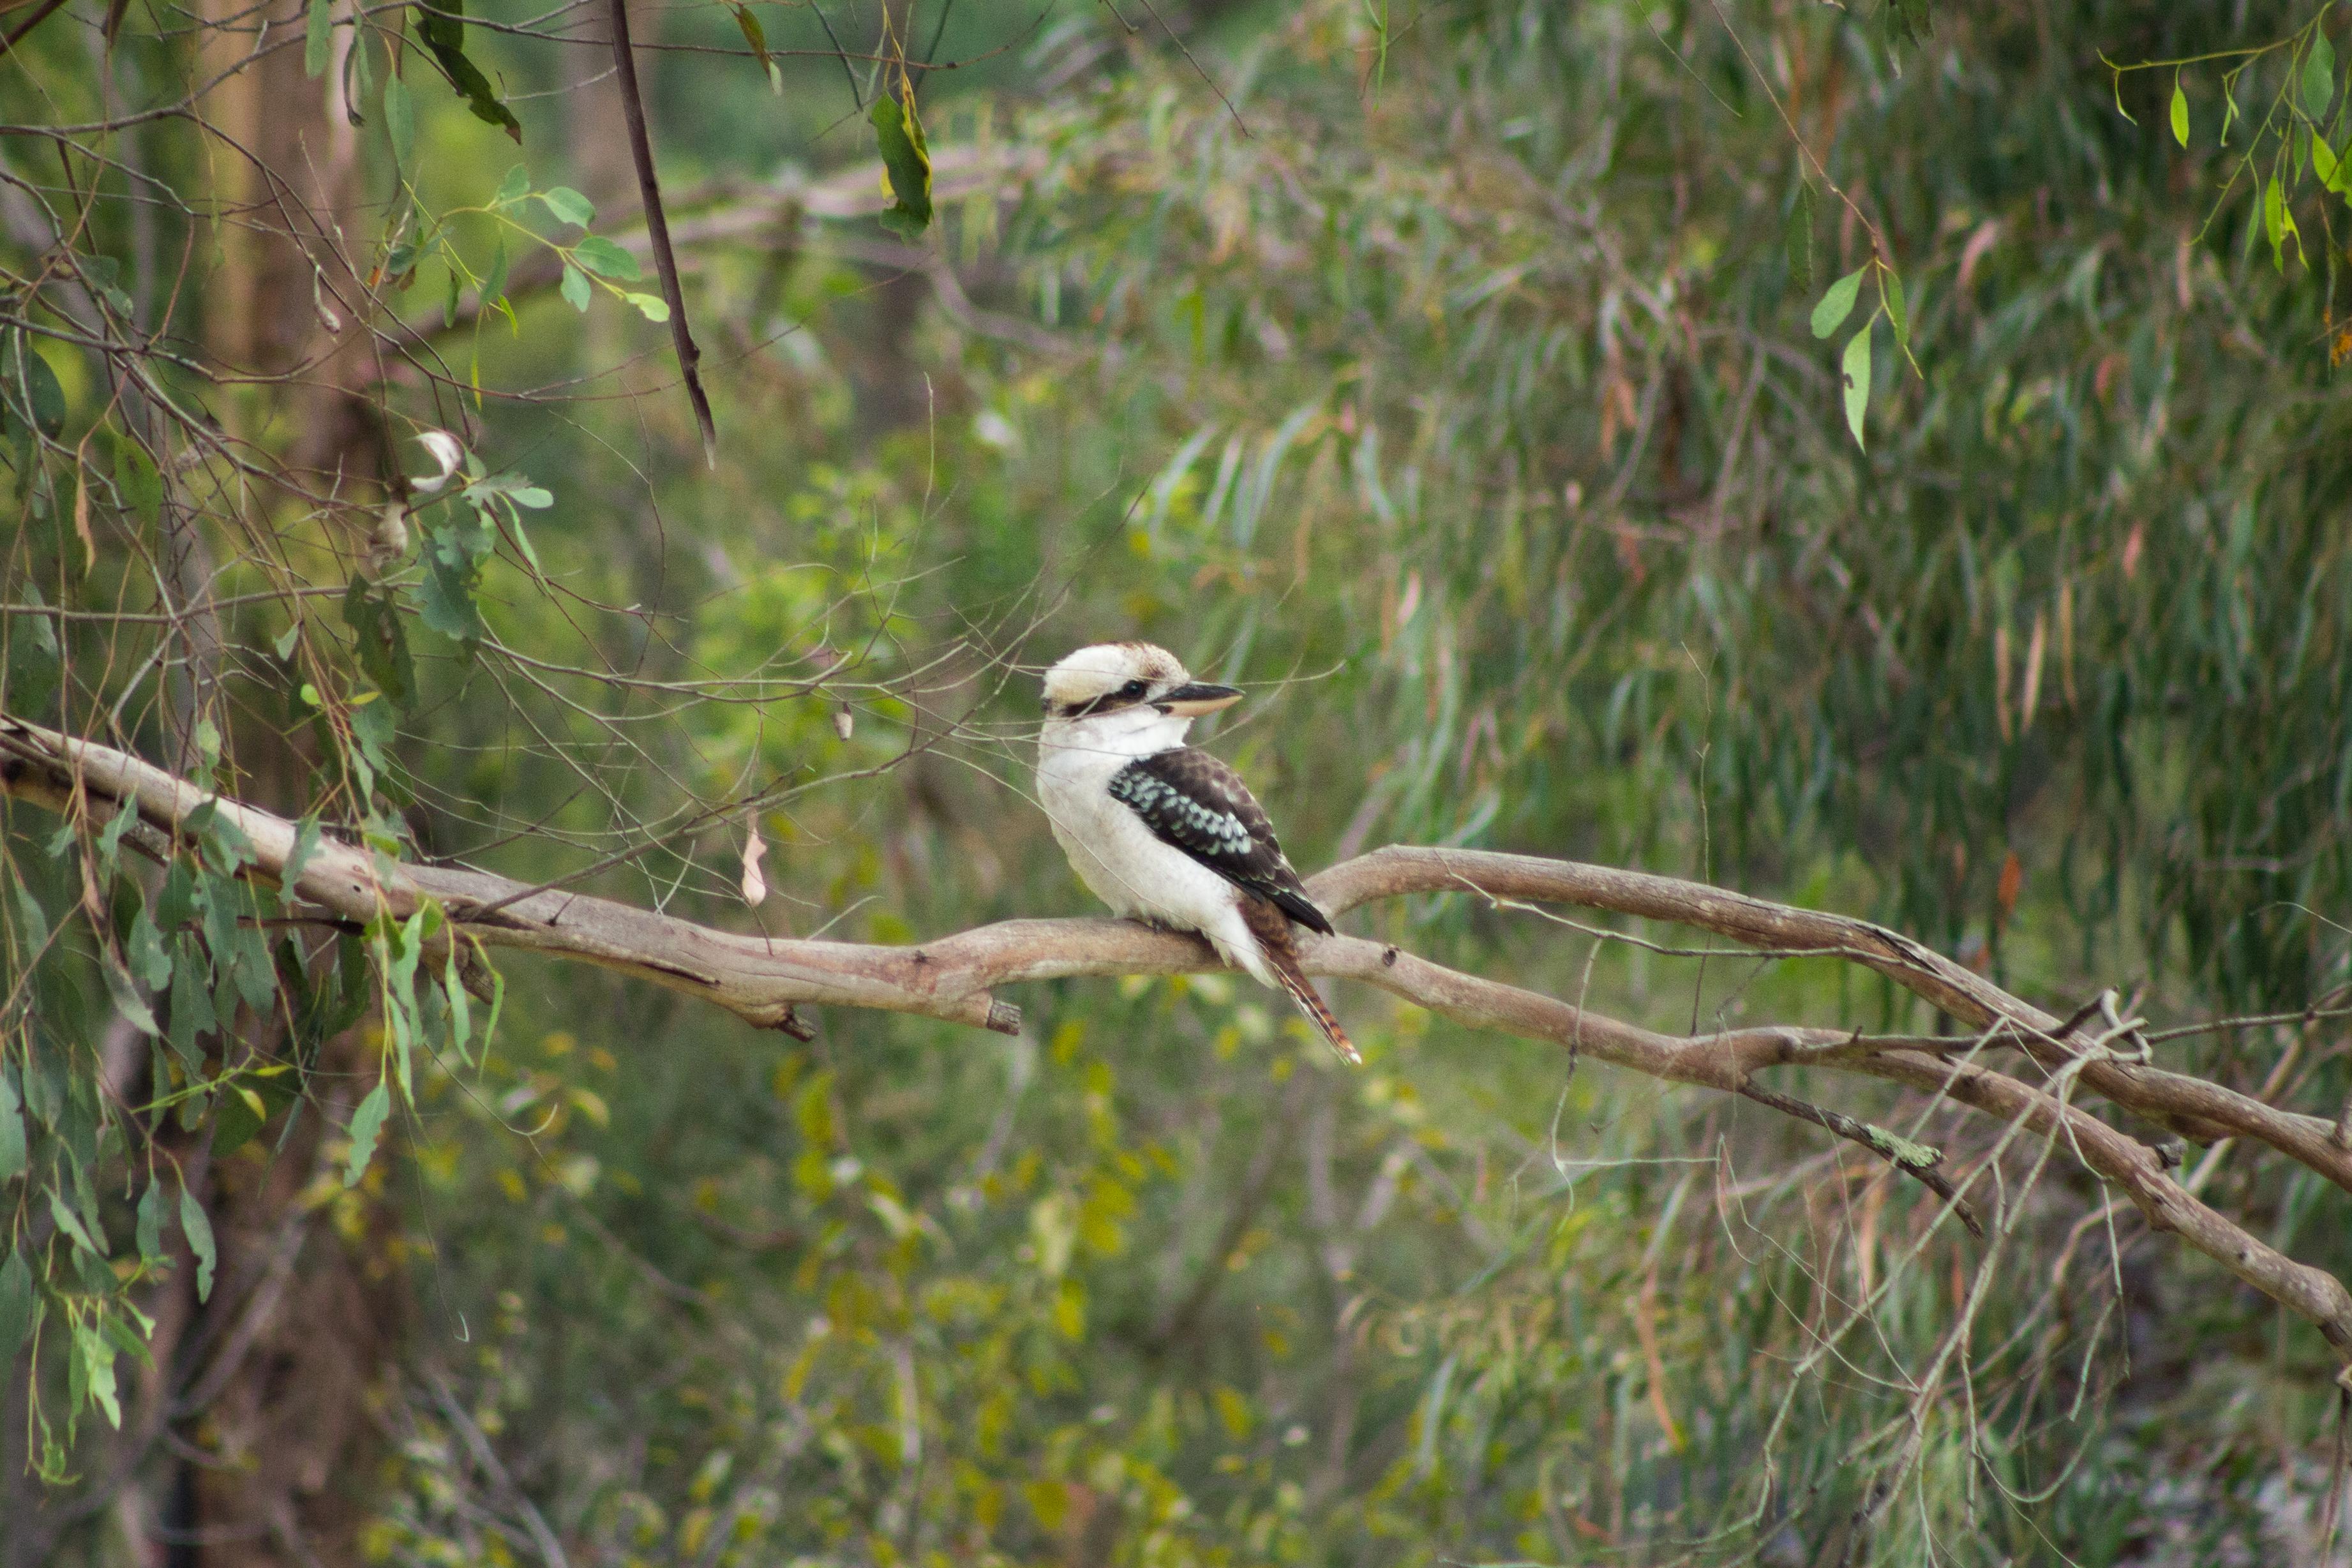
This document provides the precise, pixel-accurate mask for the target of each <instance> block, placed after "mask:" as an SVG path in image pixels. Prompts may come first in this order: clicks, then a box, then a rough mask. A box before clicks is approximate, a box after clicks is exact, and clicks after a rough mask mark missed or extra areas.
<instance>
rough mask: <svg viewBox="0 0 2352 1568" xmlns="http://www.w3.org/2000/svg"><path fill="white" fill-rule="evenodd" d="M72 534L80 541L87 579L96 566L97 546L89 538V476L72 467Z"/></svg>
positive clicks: (94, 541) (84, 574)
mask: <svg viewBox="0 0 2352 1568" xmlns="http://www.w3.org/2000/svg"><path fill="white" fill-rule="evenodd" d="M74 533H75V535H76V537H78V538H79V539H80V540H81V570H82V575H83V576H85V577H87V576H88V575H89V569H90V568H91V567H94V566H96V565H97V564H98V544H97V541H96V540H94V539H92V538H90V537H89V475H88V474H87V473H85V472H84V471H83V469H82V468H81V466H80V465H79V464H77V465H75V467H74Z"/></svg>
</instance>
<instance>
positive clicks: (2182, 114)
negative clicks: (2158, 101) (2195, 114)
mask: <svg viewBox="0 0 2352 1568" xmlns="http://www.w3.org/2000/svg"><path fill="white" fill-rule="evenodd" d="M2172 139H2173V140H2174V141H2178V142H2179V143H2180V144H2181V145H2182V146H2183V147H2186V146H2188V145H2189V95H2188V94H2187V93H2185V92H2183V91H2181V90H2180V84H2179V82H2177V81H2176V82H2174V83H2173V84H2172Z"/></svg>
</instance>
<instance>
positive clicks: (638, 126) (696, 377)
mask: <svg viewBox="0 0 2352 1568" xmlns="http://www.w3.org/2000/svg"><path fill="white" fill-rule="evenodd" d="M611 10H612V15H613V68H614V71H615V72H616V73H617V74H618V76H619V78H620V87H621V112H622V114H623V115H624V116H625V118H626V119H627V120H628V125H629V156H630V158H631V159H632V160H633V161H634V162H635V164H636V166H637V198H638V201H639V203H640V204H642V205H643V206H644V208H645V213H646V240H647V242H648V243H649V244H650V245H651V246H652V248H653V257H654V270H655V271H656V273H658V274H659V275H660V276H661V287H662V298H663V299H664V300H665V301H667V304H668V305H669V337H670V341H671V342H672V343H673V344H675V345H676V346H677V370H678V375H679V376H680V378H681V379H683V380H684V381H685V382H686V396H687V401H688V402H691V403H692V404H693V405H694V423H696V424H697V425H698V426H699V427H700V428H701V431H702V460H703V462H704V463H706V464H708V465H709V466H710V467H712V468H716V467H718V466H719V426H718V424H717V423H716V422H714V421H713V420H712V419H711V417H710V398H709V394H708V393H706V392H704V391H703V390H702V371H701V368H700V367H701V363H702V350H700V349H698V348H697V347H696V346H695V342H694V332H693V330H692V329H690V328H689V327H688V325H687V321H686V292H685V290H684V289H683V288H681V287H679V285H678V277H677V253H676V252H675V251H674V250H672V249H671V248H670V243H669V217H668V214H666V213H664V212H663V210H662V198H661V179H660V177H659V176H658V175H656V173H655V172H654V146H653V139H652V137H651V136H650V135H648V134H647V132H646V104H645V97H644V94H643V93H642V92H641V91H640V90H639V89H638V87H637V57H636V49H635V45H633V44H632V43H630V41H629V0H612V4H611Z"/></svg>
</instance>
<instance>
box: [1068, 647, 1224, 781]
mask: <svg viewBox="0 0 2352 1568" xmlns="http://www.w3.org/2000/svg"><path fill="white" fill-rule="evenodd" d="M1241 698H1242V694H1241V693H1240V692H1238V691H1236V690H1235V689H1234V688H1233V687H1232V686H1219V685H1209V684H1208V683H1206V682H1204V681H1196V680H1194V679H1193V678H1192V676H1191V675H1190V674H1187V673H1186V672H1185V669H1184V666H1183V664H1181V663H1180V662H1179V661H1178V659H1177V657H1176V655H1175V654H1173V653H1170V652H1169V651H1168V650H1167V649H1165V648H1157V647H1154V646H1152V645H1151V644H1150V643H1095V644H1094V645H1092V646H1091V647H1086V648H1081V649H1079V650H1078V651H1077V652H1076V653H1072V654H1070V655H1068V656H1067V657H1066V658H1065V659H1063V660H1062V662H1061V663H1059V664H1055V666H1054V667H1053V668H1052V669H1050V670H1047V671H1046V672H1045V728H1046V732H1047V734H1048V736H1049V737H1052V736H1057V735H1058V736H1063V737H1068V738H1069V739H1070V740H1073V741H1076V740H1077V739H1079V737H1084V740H1083V743H1084V744H1087V745H1089V746H1100V747H1107V748H1112V749H1117V750H1119V751H1124V752H1128V753H1129V754H1130V755H1134V756H1149V755H1150V754H1151V753H1152V752H1155V751H1161V750H1165V749H1167V748H1168V747H1172V746H1181V745H1182V744H1183V742H1184V731H1185V730H1186V729H1187V728H1189V727H1191V726H1192V721H1193V720H1194V719H1195V718H1198V717H1199V716H1201V715H1202V714H1208V713H1215V712H1216V711H1217V710H1218V709H1219V708H1223V707H1230V706H1233V705H1234V703H1237V702H1239V701H1241Z"/></svg>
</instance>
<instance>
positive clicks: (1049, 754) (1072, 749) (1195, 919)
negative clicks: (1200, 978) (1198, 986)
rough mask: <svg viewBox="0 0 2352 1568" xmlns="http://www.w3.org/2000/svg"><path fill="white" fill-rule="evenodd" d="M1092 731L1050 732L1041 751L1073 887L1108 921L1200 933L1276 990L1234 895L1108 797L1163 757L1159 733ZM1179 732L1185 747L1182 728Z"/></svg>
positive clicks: (1040, 770) (1046, 797) (1041, 791)
mask: <svg viewBox="0 0 2352 1568" xmlns="http://www.w3.org/2000/svg"><path fill="white" fill-rule="evenodd" d="M1167 722H1169V721H1165V720H1163V721H1162V725H1163V726H1164V725H1165V724H1166V723H1167ZM1095 729H1096V727H1095V726H1093V725H1091V724H1087V723H1080V724H1067V725H1065V724H1049V725H1047V727H1046V728H1045V735H1044V737H1042V738H1041V740H1040V743H1039V746H1038V755H1037V800H1038V804H1039V805H1041V806H1043V807H1044V808H1045V815H1046V818H1047V820H1048V821H1050V822H1051V823H1052V824H1053V828H1054V837H1055V840H1057V841H1059V842H1060V843H1061V846H1062V849H1063V852H1065V853H1066V854H1067V855H1068V856H1069V857H1070V867H1071V869H1072V870H1074V871H1076V873H1078V880H1079V881H1081V882H1083V883H1086V884H1087V889H1088V891H1090V892H1091V893H1093V894H1094V895H1095V896H1096V897H1097V898H1099V899H1101V900H1102V901H1103V902H1104V903H1105V904H1108V905H1110V907H1111V910H1112V912H1113V913H1114V914H1118V915H1129V916H1140V917H1142V918H1144V919H1148V920H1155V921H1158V922H1159V923H1160V924H1161V925H1172V926H1175V927H1177V928H1179V929H1180V930H1185V931H1197V932H1199V933H1201V935H1202V936H1206V937H1207V938H1209V940H1210V942H1211V944H1212V945H1213V946H1215V947H1216V949H1217V951H1218V953H1219V954H1220V955H1221V956H1223V958H1224V959H1225V961H1226V962H1227V963H1230V964H1234V965H1237V966H1239V967H1242V968H1244V969H1246V970H1248V971H1249V972H1250V973H1251V974H1252V975H1253V976H1255V977H1256V978H1257V979H1259V980H1261V981H1263V982H1264V983H1265V984H1267V985H1273V984H1274V983H1275V980H1274V977H1273V974H1272V972H1271V971H1269V970H1267V969H1266V968H1265V959H1264V958H1263V957H1261V956H1260V955H1259V953H1258V950H1257V940H1256V938H1255V937H1253V936H1251V935H1250V934H1249V927H1248V926H1247V925H1245V924H1244V922H1243V920H1242V917H1241V908H1240V897H1241V895H1240V893H1239V891H1238V890H1237V889H1235V888H1234V884H1233V883H1229V882H1227V881H1226V880H1225V879H1224V878H1223V877H1222V876H1219V875H1218V874H1217V873H1215V872H1213V871H1211V870H1210V869H1209V868H1208V867H1207V866H1204V865H1202V863H1201V862H1198V861H1196V860H1194V859H1193V858H1192V856H1191V855H1188V854H1186V853H1185V852H1183V851H1181V850H1180V849H1177V848H1175V847H1174V846H1172V845H1170V844H1165V843H1162V842H1161V841H1160V839H1159V836H1158V835H1156V834H1155V833H1153V832H1152V831H1151V830H1150V828H1148V827H1146V826H1145V825H1144V822H1143V819H1142V818H1140V817H1139V816H1137V815H1136V814H1135V813H1134V811H1132V810H1129V808H1128V807H1127V806H1126V805H1125V804H1123V803H1122V802H1120V801H1119V800H1115V799H1114V798H1113V797H1112V795H1111V793H1110V779H1111V775H1113V774H1115V773H1117V772H1118V770H1119V769H1120V768H1124V767H1126V766H1127V765H1128V764H1129V762H1131V761H1133V760H1134V759H1135V758H1138V757H1148V756H1150V755H1152V754H1153V753H1154V752H1158V751H1161V750H1165V749H1167V747H1168V745H1169V744H1170V743H1169V742H1168V741H1167V740H1166V738H1165V736H1164V732H1163V733H1160V734H1154V733H1150V731H1149V730H1147V729H1146V728H1145V727H1141V726H1137V727H1126V728H1118V727H1103V731H1102V732H1100V733H1090V732H1091V731H1094V730H1095ZM1136 731H1143V732H1142V733H1136ZM1177 733H1178V739H1179V740H1180V741H1181V728H1180V729H1179V730H1178V732H1177Z"/></svg>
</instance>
